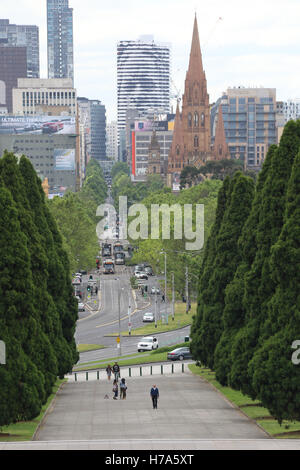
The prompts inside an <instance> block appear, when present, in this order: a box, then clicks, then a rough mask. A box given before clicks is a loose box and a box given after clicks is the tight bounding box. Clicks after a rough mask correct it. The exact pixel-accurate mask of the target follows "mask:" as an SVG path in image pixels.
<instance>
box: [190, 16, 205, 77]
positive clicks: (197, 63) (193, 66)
mask: <svg viewBox="0 0 300 470" xmlns="http://www.w3.org/2000/svg"><path fill="white" fill-rule="evenodd" d="M203 75H204V70H203V63H202V53H201V47H200V39H199V31H198V22H197V16H196V14H195V20H194V30H193V39H192V46H191V52H190V62H189V68H188V72H187V78H191V77H201V78H202V77H203Z"/></svg>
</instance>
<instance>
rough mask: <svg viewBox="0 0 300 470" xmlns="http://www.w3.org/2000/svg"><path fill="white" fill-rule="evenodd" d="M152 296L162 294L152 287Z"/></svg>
mask: <svg viewBox="0 0 300 470" xmlns="http://www.w3.org/2000/svg"><path fill="white" fill-rule="evenodd" d="M151 294H158V295H159V294H160V290H159V288H158V287H152V289H151Z"/></svg>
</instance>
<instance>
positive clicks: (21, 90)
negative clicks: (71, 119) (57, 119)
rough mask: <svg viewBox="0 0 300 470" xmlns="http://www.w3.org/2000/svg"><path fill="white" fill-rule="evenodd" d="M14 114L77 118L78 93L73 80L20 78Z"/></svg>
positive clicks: (15, 97) (14, 95)
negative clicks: (62, 115)
mask: <svg viewBox="0 0 300 470" xmlns="http://www.w3.org/2000/svg"><path fill="white" fill-rule="evenodd" d="M12 95H13V114H14V115H15V116H16V115H42V114H48V115H53V116H58V115H61V114H67V115H71V116H76V113H77V93H76V90H75V88H73V81H72V79H68V78H63V79H58V78H53V79H40V78H19V79H18V87H17V88H14V89H13V92H12Z"/></svg>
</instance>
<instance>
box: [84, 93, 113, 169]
mask: <svg viewBox="0 0 300 470" xmlns="http://www.w3.org/2000/svg"><path fill="white" fill-rule="evenodd" d="M77 103H78V119H79V124H80V128H81V139H82V140H83V141H84V145H82V148H83V149H84V152H85V157H84V159H85V161H86V163H88V161H89V159H90V158H94V159H95V160H98V161H103V160H105V159H106V108H105V105H104V104H101V101H99V100H89V99H88V98H83V97H79V98H77Z"/></svg>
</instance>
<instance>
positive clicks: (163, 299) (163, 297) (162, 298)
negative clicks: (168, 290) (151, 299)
mask: <svg viewBox="0 0 300 470" xmlns="http://www.w3.org/2000/svg"><path fill="white" fill-rule="evenodd" d="M161 301H162V302H164V301H165V296H164V294H163V295H162V297H161Z"/></svg>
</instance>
